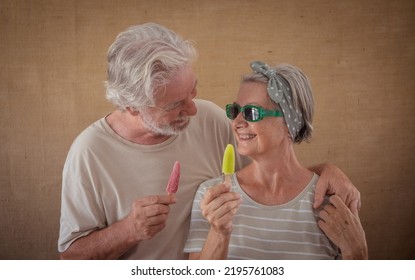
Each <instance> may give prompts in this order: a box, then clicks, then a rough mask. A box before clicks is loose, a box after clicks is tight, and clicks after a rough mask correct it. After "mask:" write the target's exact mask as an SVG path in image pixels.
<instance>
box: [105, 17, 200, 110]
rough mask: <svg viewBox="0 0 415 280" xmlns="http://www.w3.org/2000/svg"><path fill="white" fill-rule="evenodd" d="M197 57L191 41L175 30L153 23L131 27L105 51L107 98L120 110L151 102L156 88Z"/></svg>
mask: <svg viewBox="0 0 415 280" xmlns="http://www.w3.org/2000/svg"><path fill="white" fill-rule="evenodd" d="M196 58H197V51H196V49H195V48H194V46H193V45H192V43H191V42H190V41H187V40H183V39H182V38H181V37H180V36H179V35H177V34H176V33H175V32H173V31H171V30H169V29H167V28H165V27H163V26H161V25H158V24H155V23H146V24H143V25H137V26H132V27H130V28H128V29H127V30H126V31H124V32H122V33H120V34H119V35H118V36H117V38H116V39H115V41H114V43H113V44H112V45H111V46H110V48H109V50H108V55H107V60H108V80H107V81H106V82H105V86H106V98H107V99H108V100H109V101H110V102H111V103H113V104H114V105H115V106H116V107H117V108H118V109H119V110H125V109H126V108H127V107H130V108H132V109H134V110H138V109H139V108H142V107H147V106H151V105H154V97H155V93H156V91H157V90H158V89H159V88H160V87H164V86H165V85H166V84H167V83H168V82H169V80H170V79H172V78H173V77H174V76H175V74H176V73H177V72H178V70H179V69H181V68H183V67H184V66H187V65H191V64H192V63H193V62H194V61H195V60H196Z"/></svg>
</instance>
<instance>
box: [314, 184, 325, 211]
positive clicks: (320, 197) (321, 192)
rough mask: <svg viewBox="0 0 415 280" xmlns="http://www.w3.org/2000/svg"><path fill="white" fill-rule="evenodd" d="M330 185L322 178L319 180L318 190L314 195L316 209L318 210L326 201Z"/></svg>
mask: <svg viewBox="0 0 415 280" xmlns="http://www.w3.org/2000/svg"><path fill="white" fill-rule="evenodd" d="M327 187H328V184H327V182H326V181H323V180H322V179H321V178H319V179H318V180H317V184H316V189H315V193H314V204H313V207H314V209H317V208H319V207H320V206H321V204H322V203H323V201H324V196H325V195H326V192H327Z"/></svg>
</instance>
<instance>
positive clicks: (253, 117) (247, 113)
mask: <svg viewBox="0 0 415 280" xmlns="http://www.w3.org/2000/svg"><path fill="white" fill-rule="evenodd" d="M243 115H244V118H245V120H247V121H248V122H256V121H258V120H259V110H258V108H256V107H245V108H244V111H243Z"/></svg>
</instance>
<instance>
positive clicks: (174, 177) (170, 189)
mask: <svg viewBox="0 0 415 280" xmlns="http://www.w3.org/2000/svg"><path fill="white" fill-rule="evenodd" d="M179 179H180V162H178V161H176V162H175V163H174V166H173V170H172V172H171V174H170V179H169V182H168V183H167V188H166V191H167V193H168V194H174V193H176V192H177V189H178V188H179Z"/></svg>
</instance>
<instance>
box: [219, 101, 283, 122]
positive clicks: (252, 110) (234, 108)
mask: <svg viewBox="0 0 415 280" xmlns="http://www.w3.org/2000/svg"><path fill="white" fill-rule="evenodd" d="M239 113H242V116H243V117H244V119H245V120H246V121H248V122H257V121H260V120H262V119H263V118H264V117H282V113H281V112H280V111H272V110H266V109H264V108H262V107H261V106H255V105H245V106H243V107H241V106H239V105H238V104H235V103H234V104H228V105H226V116H228V118H229V119H231V120H234V119H236V117H237V116H238V115H239Z"/></svg>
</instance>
